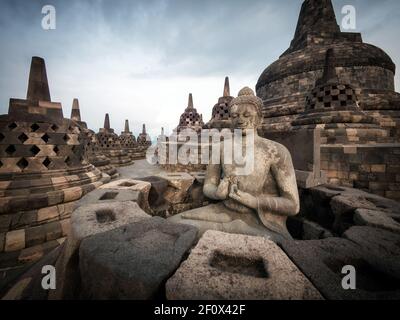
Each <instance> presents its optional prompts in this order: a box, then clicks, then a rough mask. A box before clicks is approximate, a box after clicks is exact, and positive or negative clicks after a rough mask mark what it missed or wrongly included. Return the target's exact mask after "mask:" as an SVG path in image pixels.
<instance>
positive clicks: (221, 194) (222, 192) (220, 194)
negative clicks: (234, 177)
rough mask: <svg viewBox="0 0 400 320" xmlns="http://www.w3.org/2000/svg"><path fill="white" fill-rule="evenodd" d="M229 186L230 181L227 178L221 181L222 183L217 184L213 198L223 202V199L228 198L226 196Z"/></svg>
mask: <svg viewBox="0 0 400 320" xmlns="http://www.w3.org/2000/svg"><path fill="white" fill-rule="evenodd" d="M229 184H230V181H229V179H228V178H224V179H222V181H221V182H220V183H219V186H218V188H217V191H216V192H215V196H216V197H217V198H218V199H219V200H225V199H227V198H228V195H229Z"/></svg>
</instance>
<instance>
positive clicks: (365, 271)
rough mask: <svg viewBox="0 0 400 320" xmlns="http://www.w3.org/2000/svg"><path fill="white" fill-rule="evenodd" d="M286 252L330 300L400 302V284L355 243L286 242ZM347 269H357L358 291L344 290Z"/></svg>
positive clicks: (330, 239)
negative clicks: (343, 284) (343, 270)
mask: <svg viewBox="0 0 400 320" xmlns="http://www.w3.org/2000/svg"><path fill="white" fill-rule="evenodd" d="M364 236H365V235H364ZM370 236H373V235H370ZM371 241H373V240H372V238H371ZM282 249H283V250H284V251H285V252H286V253H287V255H288V256H289V257H290V259H291V260H292V261H293V262H294V263H295V264H296V265H297V266H298V267H299V269H300V270H301V271H302V272H303V273H304V274H305V275H306V276H307V278H308V279H310V281H311V282H312V283H313V284H314V285H315V287H316V288H317V289H318V290H319V291H320V292H321V294H322V295H323V296H324V297H325V298H326V299H329V300H365V299H367V300H386V299H399V298H400V286H399V282H398V281H397V280H396V279H395V278H393V277H392V276H388V275H387V274H385V273H383V272H381V271H380V270H379V269H377V268H376V267H375V266H374V265H373V264H372V263H371V260H370V258H368V256H366V255H365V254H364V252H363V250H362V247H361V246H360V245H358V244H357V243H355V242H353V241H349V240H347V239H343V238H328V239H323V240H310V241H286V242H283V243H282ZM347 265H351V266H354V268H355V270H356V290H345V289H343V287H342V280H343V277H344V276H345V275H344V274H342V269H343V267H344V266H347Z"/></svg>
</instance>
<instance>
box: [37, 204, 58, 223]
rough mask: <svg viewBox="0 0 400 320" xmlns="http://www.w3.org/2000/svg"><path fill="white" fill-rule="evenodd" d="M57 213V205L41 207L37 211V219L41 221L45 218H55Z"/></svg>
mask: <svg viewBox="0 0 400 320" xmlns="http://www.w3.org/2000/svg"><path fill="white" fill-rule="evenodd" d="M58 215H59V212H58V207H57V206H53V207H47V208H42V209H39V210H38V212H37V221H38V222H43V221H46V220H51V219H56V218H58Z"/></svg>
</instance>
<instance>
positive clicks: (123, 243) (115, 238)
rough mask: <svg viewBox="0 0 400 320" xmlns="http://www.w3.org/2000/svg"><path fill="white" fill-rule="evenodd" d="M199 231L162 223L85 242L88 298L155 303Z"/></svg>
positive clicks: (136, 226)
mask: <svg viewBox="0 0 400 320" xmlns="http://www.w3.org/2000/svg"><path fill="white" fill-rule="evenodd" d="M196 235H197V229H196V228H194V227H192V226H187V225H181V224H174V223H170V222H167V221H166V220H164V219H162V218H160V217H154V218H151V219H147V220H143V221H141V222H138V223H135V224H130V225H126V226H123V227H121V228H118V229H115V230H112V231H109V232H106V233H102V234H98V235H95V236H93V237H90V238H87V239H85V240H84V241H83V242H82V244H81V247H80V250H79V257H80V258H79V264H80V272H81V277H82V279H83V284H82V288H83V294H82V296H83V297H84V298H90V299H138V300H144V299H152V298H157V297H160V295H162V293H163V286H164V283H165V281H166V280H167V279H168V278H169V277H170V276H171V274H173V272H174V271H175V270H176V269H177V268H178V266H179V264H180V263H181V261H182V259H183V258H184V256H185V254H186V253H187V252H188V251H189V250H190V248H191V247H192V246H193V244H194V242H195V239H196Z"/></svg>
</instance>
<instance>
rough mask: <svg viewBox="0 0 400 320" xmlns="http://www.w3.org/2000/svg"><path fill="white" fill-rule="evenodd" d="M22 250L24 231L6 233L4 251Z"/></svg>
mask: <svg viewBox="0 0 400 320" xmlns="http://www.w3.org/2000/svg"><path fill="white" fill-rule="evenodd" d="M23 248H25V230H24V229H20V230H14V231H10V232H7V234H6V244H5V246H4V251H5V252H10V251H18V250H21V249H23Z"/></svg>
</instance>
